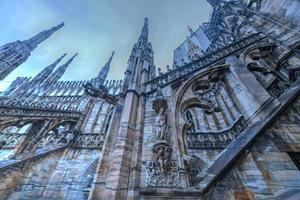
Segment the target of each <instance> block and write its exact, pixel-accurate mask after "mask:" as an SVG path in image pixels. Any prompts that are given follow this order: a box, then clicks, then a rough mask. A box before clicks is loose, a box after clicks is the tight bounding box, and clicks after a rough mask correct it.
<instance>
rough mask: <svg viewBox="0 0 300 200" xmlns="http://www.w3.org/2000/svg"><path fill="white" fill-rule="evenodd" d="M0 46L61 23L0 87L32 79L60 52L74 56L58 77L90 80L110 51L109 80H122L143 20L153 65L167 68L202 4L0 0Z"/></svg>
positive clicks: (200, 0)
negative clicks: (24, 78) (147, 29)
mask: <svg viewBox="0 0 300 200" xmlns="http://www.w3.org/2000/svg"><path fill="white" fill-rule="evenodd" d="M0 7H1V12H0V24H1V32H0V45H3V44H5V43H8V42H13V41H16V40H24V39H27V38H29V37H31V36H33V35H34V34H36V33H38V32H40V31H42V30H44V29H48V28H50V27H51V26H54V25H57V24H59V23H60V22H65V26H64V27H63V28H62V29H60V30H59V31H58V32H56V33H55V34H54V35H52V36H51V37H50V38H49V39H47V40H46V41H45V42H43V43H42V44H41V45H39V47H38V48H36V49H35V50H34V51H33V52H32V55H31V56H30V58H29V59H28V60H27V61H26V62H25V63H24V64H22V65H21V66H19V67H18V68H17V69H16V70H15V71H14V72H13V73H11V74H10V75H9V76H8V77H7V78H6V79H5V80H4V82H2V84H0V89H2V88H4V87H5V86H6V85H7V84H8V83H9V82H11V81H12V80H14V79H15V78H16V77H18V76H34V75H35V74H37V73H38V72H39V71H40V70H41V69H42V68H44V67H45V66H47V65H49V64H50V63H52V62H53V61H54V60H56V59H57V58H58V57H60V56H61V55H62V54H63V53H65V52H66V53H68V55H67V56H66V57H65V59H64V60H63V62H64V61H65V60H66V59H68V58H69V57H70V56H72V55H73V54H74V53H76V52H78V53H79V56H77V58H76V59H75V60H74V61H73V63H72V64H71V65H70V66H69V68H68V69H67V71H66V73H65V74H64V76H63V77H62V79H64V80H85V79H90V78H92V77H94V76H96V75H97V74H98V72H99V70H100V68H101V67H102V66H103V65H104V64H105V62H106V61H107V59H108V58H109V56H110V55H111V52H112V51H116V54H115V57H114V59H113V62H112V68H111V71H110V73H109V76H108V78H109V79H122V77H123V72H124V70H125V67H126V63H127V60H128V57H129V55H130V52H131V49H132V46H133V44H134V43H135V42H136V41H137V39H138V36H139V34H140V31H141V28H142V25H143V20H144V17H148V18H149V40H150V42H151V43H152V46H153V49H154V58H155V64H156V66H158V67H162V68H163V69H164V68H165V66H166V65H167V64H169V65H171V64H172V59H173V50H174V49H175V48H176V47H177V46H178V45H179V44H180V43H181V42H183V41H184V40H185V38H186V36H187V35H188V31H187V26H190V27H192V28H193V29H196V28H198V26H199V25H200V24H202V23H203V22H205V21H207V20H208V17H209V13H210V10H211V7H210V5H209V4H208V3H207V1H206V0H1V1H0Z"/></svg>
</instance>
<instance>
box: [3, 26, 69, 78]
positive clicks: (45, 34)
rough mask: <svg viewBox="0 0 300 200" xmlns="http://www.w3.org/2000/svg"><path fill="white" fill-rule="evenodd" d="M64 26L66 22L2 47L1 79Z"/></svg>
mask: <svg viewBox="0 0 300 200" xmlns="http://www.w3.org/2000/svg"><path fill="white" fill-rule="evenodd" d="M63 26H64V23H61V24H59V25H57V26H55V27H53V28H51V29H49V30H45V31H42V32H40V33H39V34H37V35H35V36H33V37H32V38H30V39H28V40H24V41H19V40H18V41H16V42H12V43H8V44H5V45H3V46H2V47H0V80H3V79H4V78H5V77H6V76H7V75H9V74H10V73H11V72H12V71H13V70H14V69H16V68H17V67H18V66H19V65H21V64H22V63H24V62H25V61H26V60H27V59H28V58H29V56H30V54H31V52H32V51H33V50H34V49H35V48H36V47H37V45H38V44H40V43H41V42H43V41H44V40H46V39H47V38H49V37H50V36H51V35H52V34H53V33H54V32H55V31H57V30H58V29H60V28H61V27H63Z"/></svg>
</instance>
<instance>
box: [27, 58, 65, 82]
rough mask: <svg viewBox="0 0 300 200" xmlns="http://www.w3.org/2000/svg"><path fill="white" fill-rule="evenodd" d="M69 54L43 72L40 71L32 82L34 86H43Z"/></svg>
mask: <svg viewBox="0 0 300 200" xmlns="http://www.w3.org/2000/svg"><path fill="white" fill-rule="evenodd" d="M66 55H67V54H66V53H65V54H64V55H62V56H61V57H60V58H58V59H57V60H56V61H55V62H54V63H52V64H51V65H49V66H47V67H45V68H44V69H43V70H42V71H40V72H39V73H38V74H37V75H36V76H35V77H34V78H33V79H32V80H31V81H30V82H32V84H34V85H39V84H41V83H42V82H43V81H44V80H46V79H47V78H48V77H49V76H50V74H51V73H52V72H53V70H54V68H55V67H56V65H57V64H58V63H60V61H61V60H62V59H63V58H64V57H65V56H66Z"/></svg>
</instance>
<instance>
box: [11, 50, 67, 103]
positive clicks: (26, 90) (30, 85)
mask: <svg viewBox="0 0 300 200" xmlns="http://www.w3.org/2000/svg"><path fill="white" fill-rule="evenodd" d="M66 55H67V54H66V53H65V54H64V55H63V56H61V57H60V58H59V59H57V60H56V61H55V62H54V63H52V64H50V65H49V66H47V67H45V68H44V69H43V70H42V71H40V72H39V73H38V74H37V75H36V76H35V77H34V78H33V79H31V80H30V81H28V82H26V83H24V84H23V85H21V86H20V87H18V88H17V89H16V90H15V91H13V93H12V94H11V95H10V97H11V98H16V97H21V96H24V95H25V94H30V93H32V92H33V91H34V90H35V89H36V88H37V86H39V85H40V84H41V83H42V82H43V81H44V80H46V79H47V78H48V76H49V75H50V74H51V73H52V71H53V70H54V68H55V66H56V65H57V64H58V63H59V62H60V61H61V60H62V59H63V58H64V57H65V56H66Z"/></svg>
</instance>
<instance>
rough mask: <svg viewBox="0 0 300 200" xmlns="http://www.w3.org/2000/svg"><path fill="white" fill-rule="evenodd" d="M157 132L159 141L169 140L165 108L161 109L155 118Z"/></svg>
mask: <svg viewBox="0 0 300 200" xmlns="http://www.w3.org/2000/svg"><path fill="white" fill-rule="evenodd" d="M155 131H156V139H157V140H167V115H166V114H165V108H163V107H162V108H160V109H159V112H158V114H157V116H156V118H155Z"/></svg>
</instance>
